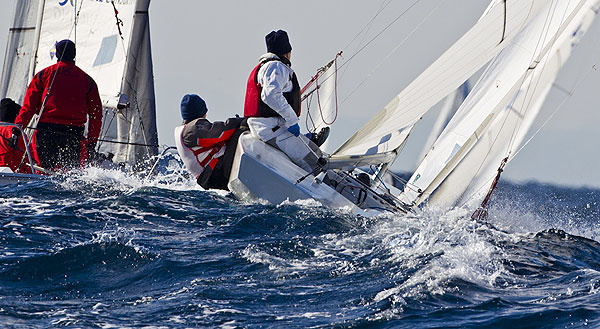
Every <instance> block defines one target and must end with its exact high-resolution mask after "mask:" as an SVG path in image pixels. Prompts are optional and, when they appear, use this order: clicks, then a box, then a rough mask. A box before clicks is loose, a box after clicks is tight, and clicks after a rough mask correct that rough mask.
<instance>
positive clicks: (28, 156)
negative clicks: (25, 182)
mask: <svg viewBox="0 0 600 329" xmlns="http://www.w3.org/2000/svg"><path fill="white" fill-rule="evenodd" d="M0 127H12V128H17V129H19V131H20V132H21V138H22V139H23V142H24V145H25V153H27V158H28V159H29V166H30V167H31V173H32V174H35V168H34V166H33V158H32V157H31V152H30V150H29V143H28V142H27V135H25V132H24V131H23V128H21V126H19V125H18V124H14V123H10V122H4V121H0Z"/></svg>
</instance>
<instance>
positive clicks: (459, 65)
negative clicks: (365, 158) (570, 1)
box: [335, 0, 551, 155]
mask: <svg viewBox="0 0 600 329" xmlns="http://www.w3.org/2000/svg"><path fill="white" fill-rule="evenodd" d="M549 2H551V1H550V0H522V1H501V0H500V1H493V2H492V4H491V5H490V7H489V8H488V10H487V11H486V13H485V14H484V16H483V17H482V18H481V19H480V20H479V21H478V22H477V23H476V24H475V25H474V26H473V27H472V28H471V29H470V30H469V31H468V32H467V33H466V34H465V35H464V36H463V37H462V38H460V39H459V40H458V41H457V42H456V43H455V44H454V45H453V46H452V47H450V48H449V49H448V50H447V51H446V52H445V53H444V54H442V56H440V58H438V60H436V61H435V62H434V63H433V64H432V65H431V66H429V68H427V69H426V70H425V71H424V72H423V73H422V74H421V75H420V76H419V77H417V78H416V79H415V80H414V81H413V82H412V83H411V84H410V85H408V86H407V87H406V88H405V89H404V90H403V91H402V92H401V93H400V94H398V96H396V97H395V98H394V99H393V100H392V101H391V102H390V103H388V105H386V106H385V108H384V109H383V110H381V111H380V112H379V114H377V115H376V116H375V117H374V118H373V119H371V120H370V121H369V122H367V123H366V124H365V125H364V126H363V127H362V128H361V129H360V130H358V131H357V132H356V133H355V134H354V135H353V136H352V137H350V139H348V140H347V141H346V142H345V143H344V144H343V145H342V146H341V147H340V148H339V149H338V150H337V151H336V152H335V154H338V155H360V154H365V155H369V154H376V153H381V152H386V151H393V150H396V149H398V148H399V147H400V146H401V145H402V144H403V143H404V141H405V139H406V138H407V137H408V135H409V134H410V131H411V129H412V127H413V125H414V124H415V123H416V122H417V121H418V120H419V119H420V118H421V116H422V115H423V114H424V113H426V112H427V111H428V110H429V109H430V108H431V107H433V106H434V105H435V104H437V103H438V102H439V101H440V100H442V99H443V98H444V97H446V96H447V95H448V94H450V93H451V92H453V91H454V90H456V89H457V88H458V87H459V86H460V85H461V84H462V83H463V82H465V81H466V80H467V79H468V78H469V77H471V76H472V75H473V74H474V73H475V72H477V71H478V70H479V69H480V68H481V67H482V66H483V65H485V64H486V63H487V62H489V61H490V60H491V59H492V58H493V57H494V56H496V55H497V54H498V53H499V52H500V51H501V50H502V49H503V48H504V47H505V46H506V45H508V44H509V42H510V41H511V40H512V38H513V37H514V36H515V35H516V34H517V33H518V32H519V31H520V30H521V29H522V28H523V27H524V26H525V25H526V24H527V23H528V22H529V21H530V20H531V19H533V18H534V17H535V16H536V15H537V13H538V12H539V11H540V10H541V9H543V8H544V7H545V5H546V4H547V3H549Z"/></svg>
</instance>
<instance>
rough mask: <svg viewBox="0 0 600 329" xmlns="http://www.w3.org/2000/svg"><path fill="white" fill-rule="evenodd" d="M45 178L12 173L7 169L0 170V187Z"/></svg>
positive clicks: (43, 177)
mask: <svg viewBox="0 0 600 329" xmlns="http://www.w3.org/2000/svg"><path fill="white" fill-rule="evenodd" d="M45 178H46V177H45V176H41V175H32V174H19V173H13V172H12V171H11V170H10V169H9V168H5V167H2V168H0V186H6V185H11V184H17V183H26V182H30V181H37V180H42V179H45Z"/></svg>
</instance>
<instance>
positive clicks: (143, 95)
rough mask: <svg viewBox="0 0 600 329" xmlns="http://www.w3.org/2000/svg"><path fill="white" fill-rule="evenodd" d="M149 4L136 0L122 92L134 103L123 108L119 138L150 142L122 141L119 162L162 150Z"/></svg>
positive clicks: (136, 158)
mask: <svg viewBox="0 0 600 329" xmlns="http://www.w3.org/2000/svg"><path fill="white" fill-rule="evenodd" d="M149 6H150V0H138V1H137V2H136V6H135V14H134V18H133V27H132V32H131V39H130V42H129V47H128V52H127V59H126V65H125V71H124V72H125V73H124V76H123V80H122V84H121V94H122V95H126V96H127V97H128V100H129V103H130V105H129V107H127V108H125V109H122V110H121V114H122V115H119V116H117V118H118V121H117V135H118V137H117V138H118V140H119V141H121V142H127V143H136V144H144V145H146V146H140V145H131V144H121V145H119V147H118V151H117V152H118V153H117V159H116V161H119V162H129V163H132V162H133V163H137V162H139V161H140V160H143V159H146V158H148V157H150V156H153V155H156V154H157V153H158V149H157V147H156V146H157V144H158V134H157V129H156V104H155V96H154V74H153V70H152V54H151V46H150V25H149V17H148V9H149ZM132 123H133V124H132ZM136 125H137V127H136Z"/></svg>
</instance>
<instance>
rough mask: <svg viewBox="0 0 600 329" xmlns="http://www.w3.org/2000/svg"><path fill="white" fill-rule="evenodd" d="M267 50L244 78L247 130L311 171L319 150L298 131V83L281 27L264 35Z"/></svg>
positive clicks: (315, 166)
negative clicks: (246, 81)
mask: <svg viewBox="0 0 600 329" xmlns="http://www.w3.org/2000/svg"><path fill="white" fill-rule="evenodd" d="M265 40H266V44H267V51H268V53H266V54H265V55H263V56H261V58H260V61H259V64H258V65H257V66H256V67H255V68H254V70H252V73H251V74H250V77H249V78H248V86H247V89H246V100H245V104H244V116H245V117H247V118H249V119H248V126H249V127H250V131H251V133H252V134H253V135H254V136H255V137H257V138H259V139H261V140H262V141H264V142H266V143H268V144H270V145H272V146H274V147H277V148H278V149H280V150H281V151H283V152H284V153H286V154H287V155H288V156H289V157H290V159H291V160H292V161H293V162H294V163H295V164H297V165H298V166H300V167H301V168H303V169H304V170H306V171H307V172H312V171H313V170H314V169H316V168H317V167H318V164H317V163H318V160H319V158H320V157H321V155H322V153H321V150H320V149H319V147H318V146H317V145H315V144H314V143H313V142H312V141H311V140H310V139H309V138H307V137H305V136H304V135H301V134H300V126H299V125H298V117H299V116H300V85H299V83H298V79H297V78H296V74H295V73H294V70H292V67H291V62H290V58H291V51H292V46H291V45H290V43H289V39H288V36H287V33H286V32H285V31H282V30H279V31H273V32H271V33H269V34H268V35H267V36H266V37H265Z"/></svg>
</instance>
